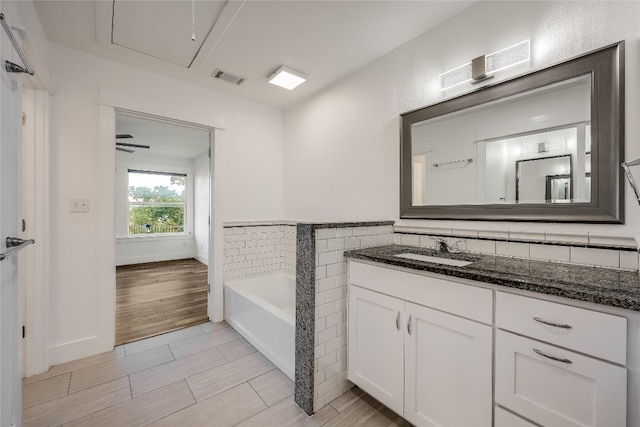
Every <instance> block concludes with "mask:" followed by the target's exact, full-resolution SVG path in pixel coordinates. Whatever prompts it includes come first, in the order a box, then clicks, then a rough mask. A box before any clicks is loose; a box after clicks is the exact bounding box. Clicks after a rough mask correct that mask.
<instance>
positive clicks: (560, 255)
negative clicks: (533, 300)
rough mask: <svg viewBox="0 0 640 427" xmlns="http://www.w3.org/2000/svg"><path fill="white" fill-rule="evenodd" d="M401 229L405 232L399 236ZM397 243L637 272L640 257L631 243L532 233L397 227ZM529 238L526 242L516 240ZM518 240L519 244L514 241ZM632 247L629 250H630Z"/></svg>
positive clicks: (559, 234)
mask: <svg viewBox="0 0 640 427" xmlns="http://www.w3.org/2000/svg"><path fill="white" fill-rule="evenodd" d="M398 229H400V230H402V231H400V232H398ZM394 231H395V234H394V243H395V244H399V245H409V246H419V247H423V248H430V249H435V247H436V245H435V240H434V238H435V237H440V238H444V239H445V240H447V242H448V243H449V244H450V245H453V244H454V243H457V246H458V249H459V250H461V251H463V252H475V253H481V254H488V255H500V256H510V257H517V258H531V259H536V260H544V261H553V262H563V263H571V264H580V265H593V266H598V267H607V268H621V269H625V270H638V266H639V264H640V262H639V255H638V251H637V250H636V248H635V247H632V246H630V245H629V243H630V242H632V239H629V238H623V237H616V236H609V237H606V236H601V235H586V234H585V235H584V236H578V241H576V236H575V235H574V236H572V237H571V239H573V240H572V241H570V239H569V237H568V235H564V234H562V233H554V234H550V233H547V234H545V233H541V234H540V235H538V237H542V239H541V240H538V241H536V240H533V237H534V236H533V235H532V234H531V233H529V234H527V233H524V232H515V233H511V232H500V233H499V232H492V231H487V232H479V233H478V236H477V237H465V236H461V237H457V236H452V235H439V234H435V235H430V234H428V231H429V230H426V229H425V231H424V232H421V231H420V230H418V229H413V230H411V231H409V230H407V229H406V228H403V227H396V228H395V230H394ZM514 237H526V239H524V238H523V239H517V238H516V239H514ZM512 240H517V241H512ZM628 245H629V246H628Z"/></svg>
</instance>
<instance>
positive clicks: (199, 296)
mask: <svg viewBox="0 0 640 427" xmlns="http://www.w3.org/2000/svg"><path fill="white" fill-rule="evenodd" d="M207 320H208V317H207V266H206V265H204V264H202V263H201V262H199V261H197V260H195V259H183V260H175V261H163V262H150V263H145V264H134V265H124V266H120V267H116V344H125V343H129V342H132V341H135V340H139V339H143V338H148V337H152V336H154V335H158V334H162V333H165V332H170V331H174V330H176V329H180V328H185V327H188V326H193V325H198V324H200V323H204V322H206V321H207Z"/></svg>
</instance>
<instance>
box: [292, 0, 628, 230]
mask: <svg viewBox="0 0 640 427" xmlns="http://www.w3.org/2000/svg"><path fill="white" fill-rule="evenodd" d="M639 8H640V3H638V2H519V1H518V2H479V3H478V4H476V5H474V6H473V7H471V8H469V9H467V10H465V11H464V12H462V13H461V14H460V15H458V16H455V17H453V18H452V19H450V20H449V21H447V22H445V23H443V24H442V25H440V26H439V27H437V28H435V29H433V30H431V31H429V32H427V33H425V34H423V35H421V36H419V37H418V38H416V39H414V40H412V41H410V42H409V43H407V44H405V45H403V46H401V47H400V48H398V49H396V50H394V51H393V52H391V53H390V54H388V55H386V56H384V57H383V58H381V59H379V60H377V61H375V62H373V63H371V64H369V65H368V66H366V67H364V68H363V69H361V70H359V71H357V72H355V73H353V74H351V75H350V76H348V77H347V78H345V79H344V80H342V81H340V82H338V83H336V84H335V85H333V86H332V87H330V88H328V89H326V90H324V91H322V92H320V93H318V94H317V95H316V96H314V97H312V98H311V99H309V100H307V101H306V102H302V103H300V104H298V105H296V106H295V107H293V108H290V109H288V110H287V111H286V112H285V161H284V166H285V190H284V200H285V209H284V210H285V217H286V218H305V219H310V220H318V221H321V220H332V219H340V220H341V221H347V220H358V219H379V218H383V219H399V151H400V150H399V128H400V127H399V125H400V123H399V114H401V113H403V112H406V111H410V110H413V109H416V108H420V107H422V106H425V105H429V104H433V103H435V102H439V101H442V100H443V99H445V98H446V97H451V96H454V95H457V94H460V93H462V92H463V91H469V90H471V89H472V88H471V87H470V86H466V85H461V87H460V88H456V89H451V90H448V91H446V92H441V91H440V89H439V84H438V75H439V74H440V73H442V72H444V71H447V70H450V69H452V68H454V67H456V66H458V65H461V64H464V63H466V62H468V61H470V60H471V59H472V58H475V57H477V56H479V55H481V54H486V53H490V52H495V51H497V50H499V49H501V48H504V47H507V46H510V45H512V44H514V43H516V42H519V41H522V40H525V39H530V40H531V51H532V52H531V64H530V66H529V67H515V69H513V70H510V71H504V72H502V73H501V74H500V75H497V76H496V78H495V79H493V80H492V81H491V82H492V83H493V82H495V81H496V80H500V79H502V78H505V77H508V76H511V75H515V74H520V73H522V72H525V71H527V70H528V69H537V68H542V67H544V66H547V65H551V64H553V63H556V62H559V61H561V60H565V59H568V58H571V57H574V56H577V55H580V54H582V53H586V52H588V51H591V50H594V49H597V48H600V47H603V46H606V45H608V44H611V43H615V42H618V41H620V40H623V39H624V40H626V118H627V120H626V129H625V134H626V154H625V156H626V158H627V159H634V158H636V157H638V156H640V146H639V145H638V143H637V141H638V140H640V128H639V123H638V121H637V120H634V119H633V118H634V117H636V116H638V114H640V97H638V93H639V83H640V66H639V53H640V41H639V40H638V36H639V34H640V24H639V18H640V11H639ZM636 172H637V171H636ZM625 185H626V184H625ZM626 189H627V191H626V192H627V197H626V224H624V225H592V224H538V223H518V224H516V223H507V222H475V221H467V222H463V221H459V222H454V221H426V220H425V221H421V220H400V221H398V222H397V224H401V225H403V224H404V225H415V226H429V227H442V228H447V227H448V228H449V230H451V228H452V227H456V228H466V229H500V230H507V229H510V228H512V227H513V228H515V229H520V230H523V229H526V230H538V231H545V230H551V231H556V232H557V231H562V232H569V233H583V232H585V231H589V232H599V233H603V234H604V233H607V234H626V235H631V234H636V233H638V229H639V224H640V208H639V206H638V203H637V202H636V201H635V200H634V199H633V197H632V196H631V194H630V193H631V191H630V190H629V187H628V186H627V188H626Z"/></svg>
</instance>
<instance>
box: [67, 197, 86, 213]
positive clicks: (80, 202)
mask: <svg viewBox="0 0 640 427" xmlns="http://www.w3.org/2000/svg"><path fill="white" fill-rule="evenodd" d="M89 210H90V206H89V199H69V212H89Z"/></svg>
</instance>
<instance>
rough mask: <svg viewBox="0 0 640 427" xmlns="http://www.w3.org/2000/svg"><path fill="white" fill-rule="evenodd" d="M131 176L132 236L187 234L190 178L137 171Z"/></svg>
mask: <svg viewBox="0 0 640 427" xmlns="http://www.w3.org/2000/svg"><path fill="white" fill-rule="evenodd" d="M128 175H129V192H128V197H129V235H140V234H168V233H180V234H183V233H184V232H185V212H186V197H185V194H186V191H185V189H186V180H187V175H186V174H181V173H168V172H152V171H141V170H133V169H129V173H128Z"/></svg>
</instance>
